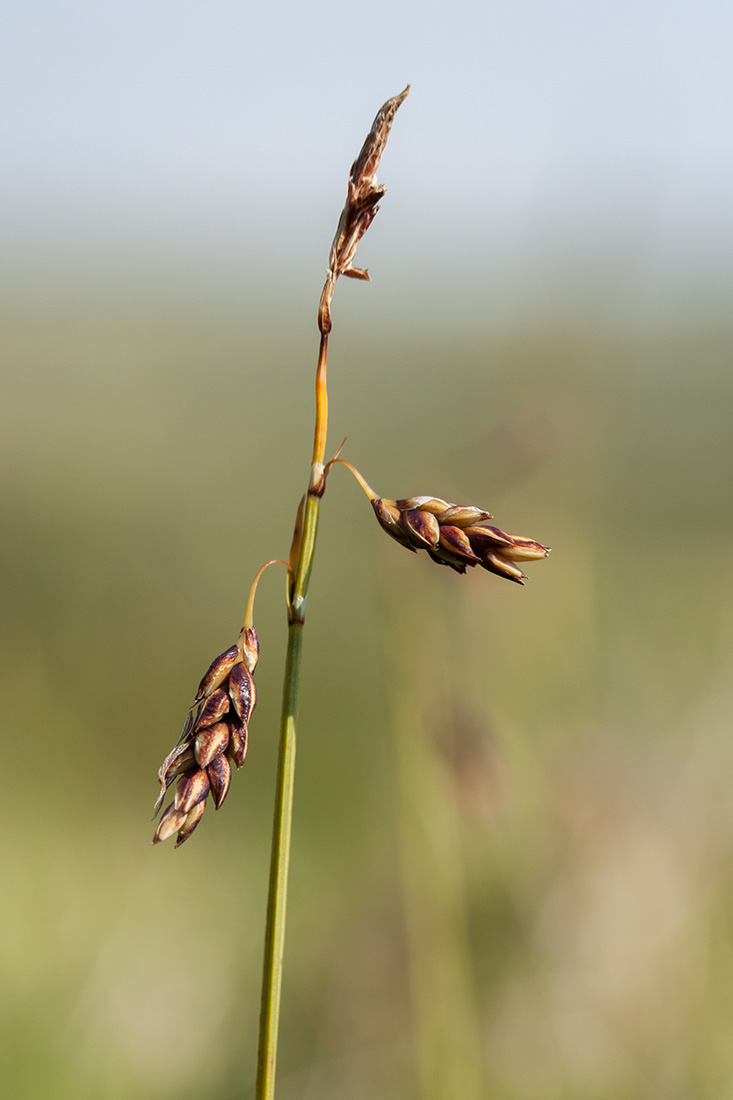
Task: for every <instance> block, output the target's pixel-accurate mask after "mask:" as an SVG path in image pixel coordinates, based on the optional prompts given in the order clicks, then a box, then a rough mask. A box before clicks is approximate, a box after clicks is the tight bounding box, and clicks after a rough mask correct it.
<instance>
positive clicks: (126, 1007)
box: [0, 301, 733, 1100]
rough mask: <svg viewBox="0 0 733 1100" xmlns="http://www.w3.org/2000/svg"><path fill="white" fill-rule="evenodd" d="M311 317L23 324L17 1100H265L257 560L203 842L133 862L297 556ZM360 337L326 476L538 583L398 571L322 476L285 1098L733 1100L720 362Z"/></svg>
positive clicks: (438, 336) (727, 531) (270, 615)
mask: <svg viewBox="0 0 733 1100" xmlns="http://www.w3.org/2000/svg"><path fill="white" fill-rule="evenodd" d="M298 308H300V307H293V309H290V307H289V304H288V302H287V301H285V302H283V301H263V302H262V303H258V304H257V307H256V308H255V307H254V306H251V307H250V309H249V311H248V313H247V314H246V315H244V316H234V315H233V314H231V313H226V312H224V311H222V313H221V314H220V315H215V314H214V312H213V311H210V312H209V313H208V314H207V313H206V312H205V311H203V310H201V311H196V310H187V311H184V310H183V309H176V308H174V307H172V306H170V307H168V308H163V307H154V306H150V307H148V308H147V309H142V308H140V307H139V306H134V305H132V304H131V305H128V306H126V307H122V306H118V307H116V308H114V309H113V308H111V307H109V308H104V309H100V307H99V303H98V302H92V301H90V302H89V303H88V304H87V306H86V307H85V308H84V309H82V308H76V309H73V310H72V309H67V310H64V309H61V308H59V309H56V310H52V309H50V308H49V309H41V308H40V307H38V308H31V307H27V308H24V309H20V308H13V309H12V310H11V309H9V308H8V309H7V310H6V312H5V316H4V318H3V322H4V323H3V330H4V333H5V335H4V338H3V342H4V347H3V362H4V364H5V367H4V375H5V381H4V391H5V397H4V401H3V411H2V413H1V414H0V415H2V420H3V431H2V447H3V449H4V454H3V460H4V461H3V469H4V475H5V476H4V479H3V484H2V508H3V518H4V531H5V534H4V538H3V540H2V544H1V549H0V553H1V554H2V577H3V603H4V608H3V626H4V629H3V633H2V642H1V644H2V662H1V663H0V668H1V669H2V675H3V680H4V684H3V692H2V698H3V700H4V706H3V725H4V737H3V745H4V751H3V755H4V770H5V777H6V779H5V793H4V828H3V831H2V839H1V840H0V845H1V846H2V849H3V879H4V887H3V910H4V916H3V928H4V933H3V936H2V938H1V939H0V987H1V988H2V995H1V1000H0V1013H1V1016H0V1019H1V1020H2V1029H3V1033H4V1034H3V1042H2V1047H3V1050H4V1054H3V1062H4V1064H3V1078H4V1079H3V1081H2V1086H3V1090H2V1094H3V1095H4V1096H7V1097H13V1098H14V1100H31V1098H32V1100H46V1098H48V1100H51V1098H53V1100H65V1098H67V1097H68V1098H69V1100H72V1098H73V1100H86V1098H89V1100H91V1098H94V1100H117V1098H122V1097H125V1098H127V1097H130V1096H135V1097H136V1098H137V1100H166V1098H168V1097H176V1098H177V1100H189V1098H191V1100H192V1098H193V1097H200V1096H202V1095H205V1096H207V1097H209V1098H212V1100H228V1098H230V1097H232V1098H233V1097H235V1096H241V1095H251V1089H252V1082H253V1080H254V1052H255V1042H256V1029H257V1016H258V998H259V970H260V952H261V941H262V935H263V927H264V904H265V894H266V879H267V864H268V858H269V829H270V823H271V803H272V794H273V781H274V762H275V752H276V730H277V720H278V711H279V692H280V677H281V669H282V659H283V655H284V642H285V622H284V599H283V584H284V582H283V578H282V577H281V576H278V575H277V573H276V571H274V570H273V571H270V573H268V574H267V575H266V576H265V579H264V580H263V582H262V585H261V588H260V593H259V596H258V602H257V613H256V623H257V626H258V630H259V633H260V638H261V645H262V656H261V661H260V665H259V667H258V672H257V680H258V686H259V690H260V703H259V706H258V710H257V712H256V715H255V717H254V719H253V722H252V725H251V747H250V753H249V757H248V760H247V764H246V767H245V768H244V769H243V770H242V771H241V772H240V773H238V774H237V775H236V776H235V778H234V781H233V784H232V789H231V791H230V794H229V797H228V799H227V801H226V803H225V805H224V806H223V808H222V810H221V812H220V813H218V814H215V813H214V812H213V810H212V809H211V808H209V809H208V810H207V813H206V816H205V818H204V821H203V822H202V825H201V827H200V829H199V830H198V832H197V833H196V835H195V837H194V838H192V840H191V841H190V842H188V843H187V844H186V845H185V846H184V847H183V848H182V849H180V850H179V851H177V852H175V853H174V851H173V847H172V845H171V844H167V845H163V846H161V847H158V848H156V849H152V848H151V847H150V844H149V841H150V836H151V835H152V831H153V828H152V826H151V824H150V821H149V818H150V812H151V809H152V803H153V800H154V798H155V794H156V783H155V773H156V770H157V767H158V765H159V763H160V761H161V760H162V758H163V756H164V755H165V753H166V752H167V751H168V749H169V748H170V747H171V745H172V744H173V743H174V741H175V739H176V737H177V734H178V731H179V729H180V726H181V723H182V720H183V717H184V715H185V710H186V707H187V705H188V702H189V701H190V698H191V695H192V692H193V689H194V687H195V685H196V683H197V682H198V679H199V677H200V675H201V673H202V672H203V670H204V669H205V668H206V666H207V665H208V663H209V661H210V660H211V658H212V657H213V656H214V655H215V654H216V653H218V652H220V651H221V650H222V649H224V648H225V647H226V646H228V645H229V644H231V642H232V641H233V640H234V638H235V637H236V633H237V631H238V630H239V627H240V625H241V620H242V617H243V613H244V605H245V602H246V597H247V592H248V589H249V584H250V579H251V577H252V575H253V573H254V571H255V570H256V568H257V566H258V565H259V564H260V563H261V562H262V561H264V560H265V559H267V558H269V557H274V556H283V555H285V554H286V553H287V548H288V545H289V539H290V533H291V529H292V522H293V517H294V511H295V506H296V504H297V500H298V497H299V495H300V492H301V491H302V489H303V487H304V484H305V481H306V479H307V465H308V458H309V454H310V434H311V424H312V384H313V368H314V365H315V351H316V347H315V343H316V340H315V326H314V324H313V322H312V318H309V319H308V321H307V322H305V321H304V322H303V323H302V324H301V314H300V313H298ZM289 317H294V318H295V320H294V321H293V322H292V323H291V324H290V326H289V327H288V324H287V323H286V322H284V321H283V318H289ZM345 318H346V319H345V321H344V322H343V324H341V327H339V325H338V324H337V325H336V327H335V330H334V337H333V340H332V355H331V403H332V421H331V435H330V439H331V444H332V447H333V448H335V447H336V446H337V445H338V443H339V442H340V440H341V438H342V436H343V435H344V434H346V433H347V432H348V433H349V440H348V443H347V448H346V451H345V455H346V457H348V458H349V459H350V460H351V461H353V462H354V463H355V464H356V465H357V466H358V467H359V468H360V469H361V470H362V472H363V473H364V475H365V476H366V477H367V478H368V480H369V481H370V482H371V484H372V485H373V486H374V487H375V488H376V489H377V491H379V492H381V493H384V494H385V495H388V496H390V495H391V496H406V495H411V494H417V493H430V494H437V495H440V496H443V497H445V498H447V499H449V500H454V501H456V502H470V503H475V504H478V505H481V506H485V507H488V508H490V509H491V510H492V511H493V513H494V515H495V516H496V521H497V522H498V523H499V524H500V525H501V526H503V527H505V528H506V529H507V530H509V531H511V532H513V533H516V534H524V535H529V536H531V537H534V538H537V539H540V540H541V541H543V542H545V543H548V544H549V545H551V546H553V548H554V553H553V555H552V557H551V558H550V559H549V561H547V562H541V563H536V564H534V565H533V566H531V567H530V568H529V570H528V571H529V572H530V573H531V575H532V576H531V581H530V583H529V584H528V585H527V586H526V587H525V588H524V589H520V588H519V587H518V586H515V585H510V584H507V583H503V582H501V581H499V580H498V579H497V578H494V577H492V576H489V575H487V574H484V573H482V574H481V575H469V576H466V577H458V576H457V575H455V574H453V573H452V572H451V571H449V570H447V569H440V568H438V567H437V566H434V565H432V563H430V562H429V561H428V560H427V559H424V560H423V556H422V555H421V556H420V557H413V556H411V555H408V554H406V553H405V552H404V550H403V549H402V548H400V547H399V546H397V545H396V544H393V543H390V542H389V540H387V539H386V537H385V536H384V535H383V534H382V533H381V532H380V530H379V529H378V527H377V525H376V523H375V522H374V520H373V517H372V515H371V511H370V509H369V506H368V504H367V503H366V500H365V499H364V497H363V495H362V494H361V491H360V490H359V489H358V487H357V486H356V485H355V483H353V481H352V480H351V478H350V476H349V475H348V473H347V472H346V471H345V470H343V469H337V470H336V471H335V472H334V474H333V477H332V480H331V482H330V483H329V490H328V494H327V496H326V499H325V505H324V514H323V518H322V527H321V532H320V541H319V547H318V554H317V558H316V565H315V572H314V579H313V584H312V588H311V596H310V606H309V617H308V624H307V634H306V650H305V662H304V665H305V667H304V673H303V676H304V690H303V698H302V705H301V715H300V717H301V722H300V733H299V750H298V752H299V756H298V770H297V783H296V806H295V821H294V850H293V856H292V887H291V896H290V904H289V928H288V942H287V952H286V968H285V981H284V991H283V1018H282V1032H281V1063H280V1070H279V1090H278V1091H279V1095H280V1097H281V1098H282V1100H288V1098H290V1097H293V1098H295V1097H298V1098H299V1100H311V1098H313V1100H315V1098H316V1097H318V1100H328V1098H330V1097H333V1098H334V1100H336V1098H339V1100H340V1098H342V1097H345V1096H348V1097H350V1098H351V1100H361V1098H365V1100H366V1098H367V1097H374V1096H380V1097H384V1098H386V1100H389V1098H391V1097H394V1098H395V1100H405V1098H413V1097H414V1098H415V1100H417V1098H418V1097H420V1100H433V1098H434V1100H437V1098H438V1097H439V1096H441V1097H443V1100H446V1098H448V1097H453V1096H455V1097H456V1098H457V1097H459V1096H460V1097H461V1100H471V1097H472V1096H475V1097H482V1098H483V1097H486V1098H488V1097H492V1098H500V1100H533V1098H537V1100H554V1098H557V1100H572V1098H575V1097H577V1098H578V1100H581V1098H582V1100H591V1098H592V1100H624V1098H627V1097H628V1098H631V1097H634V1098H636V1097H638V1098H642V1097H644V1098H645V1100H648V1098H651V1097H657V1098H665V1100H667V1098H677V1097H679V1098H683V1097H685V1098H686V1097H692V1096H694V1097H696V1098H718V1097H723V1096H727V1095H730V1093H731V1092H732V1091H733V1054H731V1049H730V1040H729V1032H730V1028H731V1024H733V940H732V933H733V920H732V918H731V912H732V911H733V910H732V909H731V898H733V874H732V873H731V854H732V853H731V847H732V846H733V811H732V810H731V800H730V798H729V794H728V791H729V787H730V780H729V777H730V775H731V771H732V769H733V743H732V742H731V738H730V718H731V701H732V695H733V691H732V689H731V675H730V673H731V641H732V640H733V613H732V611H731V608H732V607H733V599H732V597H733V568H732V566H731V555H730V553H729V549H728V544H727V539H728V538H729V537H730V535H731V533H732V532H731V509H730V501H731V467H732V465H733V462H732V460H733V433H731V430H730V409H731V407H732V405H731V402H732V400H733V374H732V373H731V371H730V362H731V354H732V353H733V335H732V334H731V333H730V332H729V331H723V330H718V331H712V330H711V329H710V327H709V326H708V327H705V326H703V325H702V324H701V325H699V326H696V325H694V324H693V323H692V322H690V323H687V324H684V325H683V324H682V323H678V324H676V325H675V326H673V325H672V324H669V325H668V326H666V327H663V328H660V327H654V326H648V327H644V326H641V325H639V326H637V327H636V328H635V329H634V330H633V331H621V330H620V329H618V328H613V327H612V326H609V325H603V324H602V323H601V322H598V323H596V324H592V325H591V324H589V325H587V326H583V325H570V324H568V323H567V322H566V321H561V320H558V321H557V323H556V324H549V323H548V324H547V325H546V326H545V327H544V328H543V329H542V330H541V331H540V330H537V329H532V328H531V327H529V328H528V327H525V328H521V327H520V326H517V327H516V328H512V329H511V330H508V331H504V332H497V333H494V334H490V333H487V332H485V331H481V330H480V329H479V328H477V329H476V330H475V331H464V332H462V333H461V334H460V335H456V333H455V332H448V331H446V332H445V333H441V331H440V329H439V327H438V326H437V325H436V324H435V322H434V319H431V322H430V323H429V324H427V323H426V325H425V332H423V333H420V332H419V331H413V332H409V331H407V330H406V329H405V328H400V327H399V326H398V325H396V324H392V325H390V326H387V327H375V328H370V327H369V326H368V325H367V323H366V322H365V321H364V322H356V321H354V320H353V319H352V318H351V315H350V314H349V312H348V309H347V310H345ZM360 323H361V324H363V327H361V328H360V327H359V324H360ZM417 328H418V326H414V325H413V329H417ZM436 1051H438V1052H440V1053H439V1055H436ZM431 1058H432V1062H431ZM466 1066H468V1067H469V1069H468V1070H466ZM471 1066H473V1067H474V1070H477V1072H474V1074H473V1077H472V1076H471V1072H470V1067H471ZM436 1067H437V1068H436ZM461 1067H463V1068H461ZM464 1072H465V1073H466V1074H467V1076H465V1077H461V1073H464ZM441 1074H442V1075H443V1077H442V1078H441ZM436 1075H437V1076H436Z"/></svg>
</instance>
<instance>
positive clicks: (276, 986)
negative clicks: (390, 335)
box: [255, 333, 328, 1100]
mask: <svg viewBox="0 0 733 1100" xmlns="http://www.w3.org/2000/svg"><path fill="white" fill-rule="evenodd" d="M327 357H328V334H327V333H322V334H321V346H320V350H319V354H318V368H317V371H316V424H315V432H314V440H313V459H312V463H311V476H310V481H309V486H308V493H307V495H306V501H305V511H304V514H303V529H302V533H301V535H300V539H299V547H298V553H297V557H296V560H295V561H294V562H293V563H292V566H291V568H292V589H291V593H290V599H289V603H288V622H289V626H288V649H287V654H286V658H285V678H284V682H283V705H282V714H281V719H280V748H279V752H278V763H277V779H276V790H275V814H274V821H273V828H272V851H271V856H270V886H269V893H268V900H267V921H266V927H265V955H264V963H263V967H262V998H261V1008H260V1036H259V1044H258V1050H257V1085H256V1089H255V1097H256V1100H272V1098H273V1097H274V1095H275V1069H276V1065H277V1038H278V1022H279V1017H280V990H281V986H282V964H283V952H284V947H285V913H286V906H287V886H288V868H289V865H290V835H291V827H292V816H293V783H294V779H295V746H296V725H295V715H296V710H297V705H298V688H299V686H300V659H301V654H302V651H303V626H304V622H305V605H306V599H307V596H308V584H309V581H310V575H311V569H312V566H313V555H314V552H315V547H316V535H317V533H318V516H319V512H320V505H321V496H322V493H323V487H324V484H325V483H324V479H323V459H324V456H325V452H326V434H327V430H328V395H327V391H326V366H327Z"/></svg>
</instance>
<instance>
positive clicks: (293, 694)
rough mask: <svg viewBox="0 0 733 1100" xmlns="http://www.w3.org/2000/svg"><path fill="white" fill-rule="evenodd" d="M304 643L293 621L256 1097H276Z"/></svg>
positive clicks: (262, 1099) (300, 628) (266, 1099)
mask: <svg viewBox="0 0 733 1100" xmlns="http://www.w3.org/2000/svg"><path fill="white" fill-rule="evenodd" d="M302 644H303V624H302V623H291V624H290V630H289V632H288V652H287V658H286V664H285V682H284V685H283V709H282V727H281V734H280V751H279V755H278V763H277V785H276V792H275V818H274V822H273V830H272V856H271V861H270V888H269V895H268V902H267V926H266V930H265V958H264V964H263V969H262V1000H261V1008H260V1037H259V1045H258V1050H257V1086H256V1089H255V1096H256V1098H257V1100H272V1097H274V1095H275V1068H276V1063H277V1036H278V1022H279V1018H280V989H281V985H282V965H283V951H284V946H285V909H286V903H287V888H288V868H289V865H290V831H291V823H292V811H293V782H294V779H295V711H296V706H297V701H298V686H299V682H300V655H301V650H302Z"/></svg>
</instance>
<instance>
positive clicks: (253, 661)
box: [153, 627, 259, 848]
mask: <svg viewBox="0 0 733 1100" xmlns="http://www.w3.org/2000/svg"><path fill="white" fill-rule="evenodd" d="M258 656H259V642H258V640H257V632H256V631H255V629H254V627H247V628H246V629H244V630H243V631H242V633H241V634H240V637H239V641H238V643H237V645H233V646H230V647H229V649H227V650H225V651H224V652H223V653H221V654H220V655H219V656H218V657H217V658H216V659H215V660H213V661H212V662H211V664H210V665H209V667H208V669H207V671H206V673H205V675H204V677H203V679H202V680H201V683H200V684H199V686H198V690H197V691H196V695H195V697H194V701H193V703H192V705H191V709H190V711H189V713H188V717H187V719H186V722H185V724H184V727H183V732H182V734H181V737H180V739H179V741H178V744H177V745H176V746H175V748H174V749H173V750H172V751H171V752H169V753H168V756H166V758H165V760H164V761H163V763H162V765H161V767H160V770H159V771H158V780H159V782H160V794H159V796H158V800H157V802H156V804H155V814H154V815H153V816H156V815H157V813H158V811H159V810H160V807H161V805H162V802H163V799H164V797H165V792H166V791H167V790H168V788H169V787H170V786H171V784H172V783H173V782H174V781H176V780H177V782H176V790H175V796H174V799H173V801H172V802H171V803H170V804H169V805H168V806H167V807H166V809H165V810H164V811H163V814H162V816H161V818H160V821H159V822H158V828H157V829H156V830H155V836H154V837H153V844H158V843H160V841H161V840H167V839H168V837H170V836H173V834H174V833H178V838H177V840H176V848H178V847H179V845H181V844H183V842H184V840H188V838H189V837H190V835H191V833H192V832H193V831H194V829H195V828H196V826H197V825H198V823H199V821H200V820H201V817H202V815H203V812H204V809H205V807H206V801H207V798H208V796H209V795H211V797H212V799H213V802H214V807H215V809H217V810H218V809H219V807H220V806H221V804H222V802H223V801H224V799H225V798H226V796H227V792H228V790H229V783H230V781H231V775H232V769H231V764H230V763H229V761H230V760H232V761H233V762H234V764H235V765H236V767H237V768H241V766H242V764H243V763H244V758H245V756H246V754H247V724H248V722H249V720H250V718H251V717H252V712H253V710H254V708H255V704H256V702H257V691H256V689H255V683H254V679H253V675H252V674H253V672H254V670H255V667H256V665H257V659H258Z"/></svg>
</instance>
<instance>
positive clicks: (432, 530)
mask: <svg viewBox="0 0 733 1100" xmlns="http://www.w3.org/2000/svg"><path fill="white" fill-rule="evenodd" d="M371 503H372V507H373V509H374V513H375V515H376V517H377V519H378V520H379V522H380V524H381V526H382V527H383V528H384V530H385V531H386V532H387V534H389V535H391V536H392V538H393V539H396V540H397V542H400V543H402V545H403V546H406V547H407V548H408V550H414V551H417V550H427V552H428V554H429V555H430V557H431V558H432V559H433V561H437V562H438V563H439V564H440V565H449V566H450V568H451V569H455V570H456V572H458V573H465V572H466V569H467V568H468V567H469V566H474V565H480V566H482V567H483V568H484V569H488V571H489V572H490V573H496V575H497V576H498V577H506V579H507V580H510V581H515V582H516V583H517V584H524V582H525V580H526V579H527V577H526V574H525V573H523V572H522V570H521V569H520V568H519V566H518V565H517V562H522V561H537V560H539V559H540V558H546V557H547V555H548V554H549V553H550V550H549V548H548V547H547V546H542V544H541V543H539V542H535V541H534V539H526V538H522V537H520V536H519V535H507V533H506V531H502V530H501V528H500V527H490V526H489V525H488V524H487V523H486V522H485V521H486V520H487V519H493V517H492V515H491V513H490V512H485V511H483V510H482V509H481V508H474V507H473V506H471V505H457V504H449V503H448V502H447V501H445V500H440V499H439V498H438V497H406V498H405V499H404V500H387V499H386V498H384V497H374V498H372V501H371Z"/></svg>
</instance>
